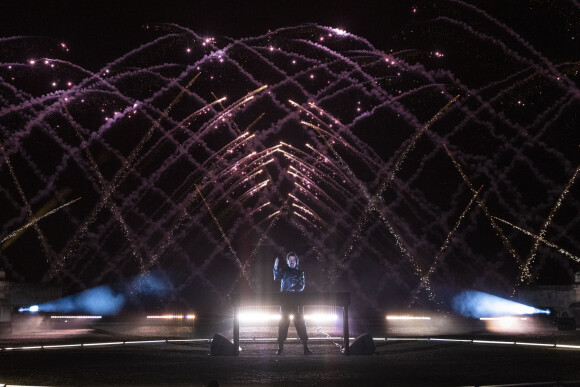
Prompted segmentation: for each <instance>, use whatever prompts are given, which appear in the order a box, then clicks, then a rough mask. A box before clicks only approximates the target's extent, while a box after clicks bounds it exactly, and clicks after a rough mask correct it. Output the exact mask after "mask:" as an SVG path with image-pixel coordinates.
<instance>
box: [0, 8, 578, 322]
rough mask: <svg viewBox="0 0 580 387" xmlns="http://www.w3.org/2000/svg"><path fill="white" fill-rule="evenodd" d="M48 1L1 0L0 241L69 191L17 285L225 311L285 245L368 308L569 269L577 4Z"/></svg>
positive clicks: (7, 247)
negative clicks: (131, 290) (154, 286)
mask: <svg viewBox="0 0 580 387" xmlns="http://www.w3.org/2000/svg"><path fill="white" fill-rule="evenodd" d="M37 3H38V2H33V1H4V2H2V4H1V5H0V14H1V15H2V19H1V21H0V131H1V133H2V135H1V137H0V139H1V141H2V143H3V147H4V148H5V152H2V155H3V157H4V159H3V160H4V162H3V163H2V165H0V186H1V188H2V190H1V191H0V194H1V198H0V200H1V201H2V204H1V205H0V223H1V224H2V228H1V229H0V237H1V238H5V237H6V236H7V235H9V234H10V233H11V232H12V231H14V230H16V229H18V228H19V227H22V226H24V225H25V224H26V223H27V222H29V221H30V220H31V219H32V218H31V215H30V212H31V213H32V214H34V216H36V217H37V216H41V215H43V214H46V213H47V211H50V210H52V209H55V208H57V207H58V206H61V205H65V204H67V203H68V202H70V201H71V200H74V199H76V198H78V197H82V199H81V200H79V201H78V202H75V203H72V204H70V205H69V206H67V207H66V208H63V209H62V210H60V211H58V212H57V213H55V214H54V215H51V216H50V217H47V218H46V219H43V220H41V221H39V222H38V225H37V226H34V227H29V228H27V229H26V231H24V232H23V233H22V234H18V235H16V236H14V237H13V238H11V239H10V240H7V241H6V242H5V243H4V244H3V245H2V247H1V249H0V264H1V265H3V266H4V267H5V268H6V271H7V276H8V277H9V278H10V279H11V280H13V281H31V282H40V283H55V284H58V285H59V286H62V287H63V288H64V289H65V291H66V292H70V293H72V292H75V291H78V290H81V289H86V288H91V287H94V286H98V285H102V284H121V283H127V282H130V280H131V279H132V278H134V277H135V276H137V275H139V274H140V273H143V272H147V271H152V272H153V271H154V272H156V273H157V274H158V275H160V276H161V277H163V278H164V279H165V280H166V281H167V283H171V284H172V292H171V295H170V296H168V298H166V299H165V301H167V302H168V303H169V304H172V305H187V306H193V307H200V305H205V306H206V307H207V304H208V303H209V302H208V301H207V300H208V299H213V300H217V302H211V304H215V305H225V304H226V300H227V295H228V294H229V293H230V292H231V291H275V290H276V286H277V285H276V284H275V283H274V282H273V281H272V280H271V264H272V262H273V258H274V257H276V256H284V255H285V252H287V251H289V250H292V251H295V252H297V253H298V255H299V256H300V257H301V265H302V268H303V269H304V270H305V271H306V272H307V273H308V274H307V278H308V282H307V285H308V288H309V289H310V290H311V291H338V290H340V291H350V292H351V293H352V294H353V297H354V299H355V300H356V301H357V304H358V305H360V307H361V308H362V309H366V310H372V311H375V312H379V311H381V310H384V308H387V307H397V308H402V307H405V306H408V305H411V304H418V305H421V306H425V307H435V308H445V307H446V305H447V304H448V300H449V299H450V298H452V297H453V296H454V295H455V294H456V293H457V292H459V291H462V290H464V289H466V288H475V289H477V290H483V291H489V292H492V293H496V294H500V295H504V296H505V295H510V294H511V293H512V291H513V290H514V288H517V287H518V286H526V285H528V284H534V283H536V284H566V283H570V282H571V281H572V279H573V275H574V272H575V271H577V270H578V269H579V265H578V261H579V258H578V256H580V242H579V240H578V236H579V235H580V190H579V189H580V188H579V186H578V182H576V183H575V178H574V177H575V176H576V175H575V174H577V173H578V169H577V167H578V165H579V164H580V148H579V145H580V134H579V133H580V132H579V131H578V130H579V122H580V116H579V113H578V112H580V91H579V80H580V77H579V75H578V71H579V69H580V65H579V62H578V61H579V60H580V45H579V41H580V33H579V32H580V31H579V29H580V27H579V26H580V6H579V5H578V3H577V2H576V1H574V0H569V1H559V2H553V1H510V2H489V1H479V2H461V1H437V2H421V1H419V2H406V1H403V2H399V1H396V2H395V1H393V2H392V3H393V4H390V5H388V6H383V7H382V8H379V7H377V5H376V4H375V3H378V2H371V1H352V2H351V1H328V2H326V1H319V2H310V1H308V2H307V1H292V2H290V1H281V2H270V1H239V2H231V3H230V2H219V1H218V2H203V3H202V2H197V1H173V2H145V3H143V2H137V1H125V2H123V4H122V5H119V4H117V2H113V1H101V2H91V3H90V4H82V5H80V4H78V3H77V2H72V1H44V2H42V5H38V4H37ZM506 3H507V4H506ZM51 65H54V66H52V67H51ZM198 73H199V74H200V75H199V76H198V77H199V78H196V77H197V74H198ZM193 79H195V81H194V82H193V84H192V85H191V86H190V85H189V84H188V82H190V81H192V80H193ZM68 82H70V84H68ZM265 84H267V85H269V87H268V88H267V89H263V90H262V89H260V86H262V85H265ZM253 93H255V95H254V94H253ZM225 95H227V100H223V101H219V103H214V104H212V103H213V102H214V101H215V100H216V99H218V98H221V97H222V96H225ZM248 96H251V97H252V98H251V99H248V100H244V99H245V98H247V97H248ZM455 97H457V98H456V99H454V98H455ZM289 100H292V101H293V102H289ZM236 101H243V102H240V103H239V104H238V105H236ZM450 101H453V102H452V103H451V104H450V105H449V106H447V107H445V106H446V105H447V104H448V103H450ZM210 104H212V105H211V106H208V105H210ZM168 106H169V107H170V108H169V107H168ZM198 110H199V111H200V112H199V114H197V113H194V112H195V111H198ZM201 110H203V111H201ZM192 114H194V115H193V116H191V115H192ZM261 114H264V116H263V117H262V116H261ZM317 117H318V118H317ZM150 127H151V128H153V129H151V130H150V133H148V130H149V128H150ZM245 130H247V132H248V134H253V135H254V136H253V137H252V138H250V139H248V140H247V142H245V141H246V140H244V137H239V136H240V134H241V133H244V132H245ZM144 138H145V139H146V140H145V141H144V142H143V143H142V144H141V143H140V141H141V140H142V139H144ZM238 141H244V143H243V145H237V142H238ZM280 141H282V142H284V144H285V145H279V144H280ZM87 144H88V145H87ZM310 146H312V147H310ZM276 147H278V148H276ZM222 152H223V153H222ZM252 152H258V153H257V154H258V155H261V154H262V153H259V152H263V154H264V159H259V158H256V157H258V156H254V155H253V154H252ZM269 152H271V153H269ZM6 154H7V155H8V160H9V161H10V164H11V166H9V165H8V164H9V163H7V162H6V158H5V156H6ZM271 154H273V155H274V156H273V157H272V159H269V158H267V157H266V156H268V157H270V155H271ZM259 157H262V156H259ZM248 160H249V161H248ZM250 162H251V163H255V164H251V163H250ZM245 163H248V164H245ZM263 163H266V164H263ZM257 165H260V168H262V169H257ZM293 168H294V169H293ZM125 169H126V170H125ZM14 176H16V177H17V179H15V178H14ZM263 176H267V182H268V183H264V181H266V180H263V178H262V177H263ZM15 180H18V182H19V184H16V182H15ZM109 183H111V184H113V185H114V189H113V190H112V191H110V192H107V189H106V187H108V184H109ZM262 183H263V184H264V185H260V184H262ZM574 183H575V184H574ZM18 185H20V188H21V189H20V188H19V187H18ZM480 186H481V187H482V188H481V191H478V190H479V188H480ZM476 192H477V195H476V194H475V193H476ZM22 196H24V197H26V199H27V201H28V203H29V205H30V207H29V208H27V206H26V205H23V199H22ZM29 209H30V212H29ZM277 211H279V213H278V212H277ZM498 218H499V219H498ZM503 220H506V221H508V222H510V223H511V225H509V224H507V223H505V222H503ZM516 227H519V228H521V229H523V230H524V231H522V230H518V229H517V228H516ZM525 232H528V234H526V233H525ZM530 234H532V236H530ZM539 234H541V236H542V238H543V241H539V240H538V238H537V236H538V235H539ZM535 241H538V242H537V244H536V243H535ZM545 242H548V243H545Z"/></svg>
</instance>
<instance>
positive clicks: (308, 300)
mask: <svg viewBox="0 0 580 387" xmlns="http://www.w3.org/2000/svg"><path fill="white" fill-rule="evenodd" d="M231 302H232V307H233V308H234V354H235V355H236V356H237V355H239V348H240V307H255V306H280V305H300V306H335V307H342V308H343V313H342V329H343V337H344V354H345V355H348V352H349V332H348V307H349V306H350V293H305V292H277V293H259V294H252V295H240V294H234V295H232V297H231Z"/></svg>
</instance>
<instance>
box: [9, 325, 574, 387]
mask: <svg viewBox="0 0 580 387" xmlns="http://www.w3.org/2000/svg"><path fill="white" fill-rule="evenodd" d="M121 327H122V328H121ZM104 328H107V329H104ZM129 331H132V332H134V333H138V334H133V335H127V334H123V332H129ZM192 331H193V328H192V327H183V326H170V327H167V326H162V325H157V326H141V327H136V326H133V327H132V328H130V327H129V326H127V325H115V324H110V325H108V326H100V327H99V328H98V329H97V328H95V327H93V328H86V329H76V330H75V329H70V330H66V329H60V330H47V331H44V332H38V333H33V332H29V333H26V332H22V331H20V332H13V333H12V334H11V335H5V336H3V337H1V338H0V348H1V350H0V384H2V383H5V384H16V385H36V386H73V385H75V386H76V385H83V386H98V385H118V386H155V385H177V386H185V385H194V386H195V385H199V386H203V385H210V383H213V385H220V386H230V385H233V386H238V385H298V384H300V385H329V386H330V385H332V386H336V385H345V386H350V385H352V386H355V385H356V386H360V385H371V386H372V385H410V386H411V385H412V386H417V385H419V386H434V385H453V386H464V385H497V384H515V383H538V382H546V383H547V384H546V385H555V384H554V383H556V382H561V383H564V382H567V383H568V384H569V385H580V347H579V348H557V347H554V346H553V345H552V346H551V347H544V346H535V345H534V346H532V345H520V344H513V343H512V344H504V343H499V342H497V343H493V342H492V343H489V342H487V343H474V342H447V341H435V340H426V338H425V337H421V336H416V337H414V338H415V339H420V340H401V341H397V340H392V341H391V340H389V341H385V340H377V341H376V343H377V351H376V353H375V355H372V356H344V355H342V354H341V353H340V349H339V348H338V346H337V345H336V344H337V343H339V342H340V340H325V339H324V338H323V337H321V335H320V331H317V330H315V329H311V332H312V333H311V337H313V338H314V339H313V340H311V344H310V347H311V349H312V350H313V352H314V355H312V356H305V355H303V354H302V346H301V345H299V344H298V343H297V342H296V341H291V342H289V343H288V344H287V345H286V347H285V353H284V355H282V356H275V355H274V352H275V350H276V343H275V341H273V340H268V339H267V338H266V336H267V333H271V332H267V331H268V330H263V332H262V333H263V335H264V340H263V341H262V340H260V339H259V338H258V339H256V340H252V341H248V339H251V338H248V330H246V331H244V330H243V331H242V338H243V339H244V337H245V339H246V341H243V342H242V343H241V347H242V352H241V354H240V356H239V357H227V356H210V355H209V348H210V344H209V342H208V341H207V340H200V341H169V342H167V341H164V342H161V343H159V342H149V343H146V342H140V343H139V342H130V341H136V340H151V339H155V338H160V336H157V337H155V336H154V334H159V333H163V334H168V333H173V335H172V338H173V339H175V340H180V337H179V335H176V333H179V332H181V333H182V339H183V340H186V339H184V338H183V337H185V336H187V335H189V336H191V333H192ZM257 331H258V333H259V332H260V329H258V330H257ZM186 332H189V333H188V334H186ZM244 332H245V333H244ZM227 333H228V332H225V333H224V334H226V335H227ZM293 333H295V332H293V330H292V329H291V330H290V335H291V336H292V334H293ZM244 335H245V336H244ZM194 336H195V335H194ZM394 336H396V335H393V336H392V337H394ZM578 336H579V335H578V333H577V331H570V332H558V331H557V330H555V328H552V330H550V329H548V330H545V331H543V332H537V331H536V332H533V334H531V333H526V334H524V333H518V334H497V333H489V332H485V331H482V332H474V333H472V334H471V335H469V334H462V335H461V337H462V338H468V339H476V340H482V341H511V340H514V341H517V342H528V343H529V342H538V343H544V344H547V343H552V344H553V343H571V344H574V345H575V344H579V342H580V338H579V337H578ZM442 337H447V338H451V337H456V338H458V337H459V336H451V335H440V336H439V338H442ZM410 338H411V337H410ZM432 338H434V337H432ZM117 340H119V341H124V342H126V343H125V344H114V345H111V346H91V345H87V344H91V343H99V342H100V343H103V342H115V341H117ZM75 343H76V344H79V343H85V346H83V347H65V348H50V347H48V348H47V347H46V346H49V345H55V344H75ZM38 345H40V346H42V345H44V346H45V347H44V348H32V349H23V347H29V346H31V347H35V346H38ZM13 347H17V349H7V348H13ZM216 383H217V384H216Z"/></svg>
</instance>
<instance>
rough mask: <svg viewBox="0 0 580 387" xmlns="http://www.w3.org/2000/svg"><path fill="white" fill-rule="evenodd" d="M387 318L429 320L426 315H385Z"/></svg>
mask: <svg viewBox="0 0 580 387" xmlns="http://www.w3.org/2000/svg"><path fill="white" fill-rule="evenodd" d="M387 320H431V317H428V316H395V315H387Z"/></svg>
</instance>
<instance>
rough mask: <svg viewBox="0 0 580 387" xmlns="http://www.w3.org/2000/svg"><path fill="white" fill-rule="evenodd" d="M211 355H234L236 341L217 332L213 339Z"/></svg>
mask: <svg viewBox="0 0 580 387" xmlns="http://www.w3.org/2000/svg"><path fill="white" fill-rule="evenodd" d="M210 355H212V356H234V343H232V342H231V341H229V340H228V339H226V338H225V337H224V336H223V335H220V334H219V333H216V334H215V335H214V337H213V339H212V341H211V349H210Z"/></svg>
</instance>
